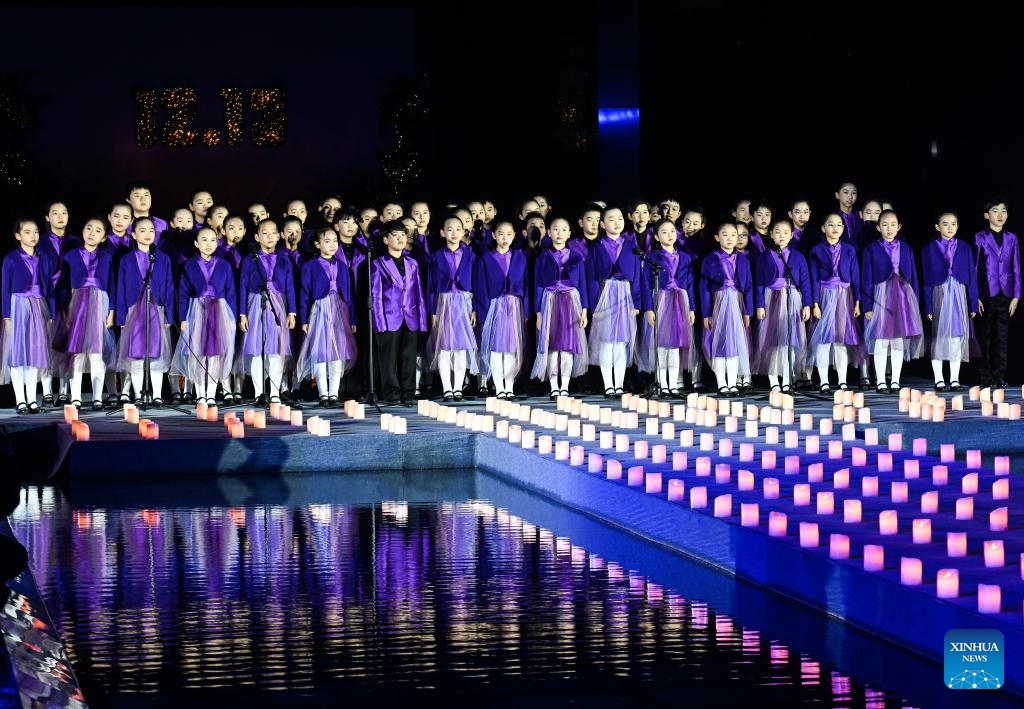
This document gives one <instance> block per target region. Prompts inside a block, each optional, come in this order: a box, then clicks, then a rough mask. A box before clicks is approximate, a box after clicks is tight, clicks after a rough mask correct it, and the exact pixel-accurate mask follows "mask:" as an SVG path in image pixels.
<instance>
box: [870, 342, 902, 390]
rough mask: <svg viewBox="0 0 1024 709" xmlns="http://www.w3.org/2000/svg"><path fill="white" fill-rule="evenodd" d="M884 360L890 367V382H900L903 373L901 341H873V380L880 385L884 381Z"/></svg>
mask: <svg viewBox="0 0 1024 709" xmlns="http://www.w3.org/2000/svg"><path fill="white" fill-rule="evenodd" d="M886 360H888V361H889V364H890V365H891V366H892V382H893V383H894V384H897V383H899V381H900V372H901V371H903V340H902V339H894V340H875V380H876V381H877V382H878V383H879V384H881V383H882V382H884V381H885V363H886Z"/></svg>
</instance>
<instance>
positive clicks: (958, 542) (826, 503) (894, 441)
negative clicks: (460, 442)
mask: <svg viewBox="0 0 1024 709" xmlns="http://www.w3.org/2000/svg"><path fill="white" fill-rule="evenodd" d="M836 394H837V400H838V399H839V397H840V396H842V397H850V394H851V393H850V392H837V393H836ZM909 396H913V391H909V392H908V398H909ZM850 398H851V403H852V402H853V398H852V397H850ZM691 399H692V401H689V400H688V403H690V404H697V405H700V404H703V403H704V402H699V401H698V399H697V398H696V397H694V396H693V395H691ZM708 400H709V401H714V400H713V399H711V398H710V397H709V398H708ZM722 403H723V405H724V404H725V403H728V404H731V405H730V407H729V412H730V414H732V413H736V414H741V413H744V411H743V409H738V408H737V405H739V406H743V404H742V402H722ZM783 403H784V402H783ZM856 403H860V402H856ZM503 404H504V406H503ZM623 404H624V405H625V406H627V407H630V408H635V409H636V410H638V411H639V410H642V409H644V408H647V410H648V412H649V413H650V414H652V418H648V420H647V422H646V428H647V433H648V435H658V434H659V433H661V434H663V435H664V437H665V438H670V439H671V440H673V441H674V440H675V431H674V428H672V424H671V423H669V422H660V421H659V420H658V419H657V418H655V417H656V416H667V415H668V414H669V413H672V414H673V416H674V417H677V418H682V416H684V415H685V409H684V407H682V406H681V405H676V406H675V407H673V410H671V411H666V410H665V407H664V406H663V405H664V404H665V402H647V403H646V406H645V403H644V402H643V400H642V399H640V397H630V396H629V395H625V396H624V397H623ZM712 406H714V404H712ZM843 406H844V407H845V404H843ZM514 407H516V404H515V403H510V402H498V401H497V400H494V401H493V402H491V401H488V403H487V408H488V410H491V411H497V412H498V413H499V415H502V414H504V415H512V416H513V417H514V418H516V419H518V420H523V421H526V420H529V421H530V422H531V423H533V424H535V425H538V424H539V425H541V426H544V427H547V428H554V429H555V430H564V431H565V432H566V434H567V435H569V436H570V437H572V436H579V437H581V438H583V440H584V441H593V440H595V434H596V436H599V437H600V439H601V440H600V443H601V444H603V445H602V447H604V448H612V447H614V448H615V450H616V451H617V452H625V451H628V450H630V447H629V436H628V434H620V433H616V432H614V431H600V432H598V431H596V428H594V429H591V428H588V424H582V423H581V422H579V421H575V420H573V419H571V418H569V417H568V416H562V415H553V414H551V412H546V411H542V412H541V413H540V414H537V413H536V412H537V410H536V409H534V410H530V409H529V407H525V406H522V405H520V406H519V407H518V409H519V410H515V408H514ZM557 407H558V409H559V410H562V411H568V412H569V413H570V414H576V415H583V416H587V417H588V418H589V417H592V416H593V409H595V408H597V409H598V411H600V409H601V408H604V407H594V406H590V407H587V405H586V404H585V403H583V402H580V401H579V400H576V399H573V398H572V397H560V398H559V400H558V402H557ZM585 407H586V408H585ZM430 408H431V407H430V405H429V402H424V405H423V406H421V412H420V413H423V414H427V415H429V414H430V413H431V411H430ZM440 408H444V407H440ZM755 408H756V407H755ZM854 408H856V407H854ZM433 413H434V417H435V418H439V419H442V420H443V419H444V418H446V415H445V414H441V415H438V414H437V411H434V412H433ZM458 413H459V412H456V413H455V417H456V418H457V417H458ZM746 413H747V415H748V416H750V417H751V418H753V417H757V418H760V415H761V414H762V413H763V410H762V412H756V411H747V412H746ZM833 413H834V414H835V413H836V411H835V410H834V411H833ZM681 414H682V416H681ZM846 415H847V414H846V412H845V410H844V412H843V418H845V417H846ZM598 416H600V414H598ZM607 418H609V419H610V416H609V417H607ZM735 418H736V417H734V416H728V417H727V418H726V422H725V423H726V426H727V427H730V426H729V423H730V420H731V419H735ZM837 418H838V417H837ZM801 419H802V420H801V424H802V426H801V427H802V428H804V429H811V428H813V419H812V420H811V421H808V420H806V419H803V417H801ZM684 420H685V419H684ZM824 421H825V420H824V419H823V420H822V422H824ZM463 423H464V422H463ZM619 423H620V425H622V426H623V427H629V428H633V427H636V424H634V423H633V422H632V421H631V420H628V419H627V420H621V419H620V422H619ZM748 423H749V420H748ZM577 426H578V428H577ZM495 428H496V435H497V437H499V438H506V439H508V440H509V442H510V443H519V444H520V445H522V446H523V447H525V448H532V447H533V445H534V443H536V445H537V449H538V453H540V454H542V455H549V454H551V453H554V456H555V459H556V460H567V461H568V462H569V463H570V465H574V466H579V465H583V464H584V461H585V460H586V462H587V464H588V470H589V471H590V472H606V476H607V477H608V478H609V479H613V480H614V479H621V477H622V464H621V462H619V461H617V460H609V461H607V469H605V466H604V461H603V460H602V458H601V454H598V453H590V454H588V453H587V452H586V449H585V448H584V447H583V446H573V445H572V444H571V442H570V441H567V440H559V441H554V440H553V439H552V437H551V436H548V435H545V434H541V435H539V436H536V435H535V434H534V432H533V431H530V430H524V429H523V428H522V427H521V426H519V425H517V424H510V423H509V422H508V421H506V420H498V421H497V423H496V427H495ZM844 429H846V427H844ZM868 431H870V432H871V433H873V434H874V435H873V436H872V435H866V436H865V443H866V444H867V445H878V440H877V430H875V429H868ZM847 432H848V429H847V430H844V434H846V433H847ZM866 433H867V432H866ZM665 434H667V435H665ZM693 435H694V434H693V431H692V430H685V431H682V432H681V434H680V444H681V445H684V446H686V445H689V446H691V447H692V445H693ZM798 435H799V433H798V432H797V431H786V432H785V436H786V439H787V444H789V447H798V438H795V436H798ZM826 435H827V434H826ZM855 435H856V434H855V432H854V434H853V436H849V437H848V436H846V435H844V438H853V437H855ZM700 438H701V447H702V449H707V450H713V440H714V437H713V434H710V433H702V434H700ZM808 438H811V437H808ZM766 442H769V443H778V431H777V429H776V430H774V431H771V430H770V431H766ZM814 443H815V442H812V447H814V445H813V444H814ZM833 444H839V446H838V447H836V446H834V445H833ZM888 444H889V449H890V451H894V450H901V449H902V436H901V435H900V434H892V435H890V437H889V441H888ZM648 446H649V443H648V442H647V441H643V440H640V441H635V442H634V443H633V454H634V457H635V458H637V459H645V458H646V456H647V454H648V452H650V455H651V461H652V463H655V464H658V463H665V462H666V461H667V459H668V450H667V446H664V445H655V446H653V448H651V449H649V448H648ZM829 446H830V449H832V450H834V451H836V452H838V453H839V455H837V456H835V457H838V458H841V457H842V452H841V451H842V441H829ZM740 447H741V451H740V454H741V458H746V459H748V460H752V459H753V451H754V449H753V445H752V444H741V446H740ZM723 448H725V449H726V450H723ZM814 452H817V451H816V450H815V451H814ZM830 452H831V451H830ZM913 452H914V455H915V456H925V455H927V441H926V439H915V440H914V442H913ZM719 453H720V454H725V455H731V453H732V447H731V441H728V440H727V439H723V440H721V441H719ZM774 454H775V452H774V451H762V463H763V464H765V463H767V466H763V467H769V468H770V467H774V464H775V455H774ZM955 455H956V452H955V446H954V445H952V444H943V445H942V446H940V459H941V460H942V461H943V462H947V463H948V462H953V461H954V460H955ZM672 458H673V469H681V468H685V467H686V462H685V461H686V452H685V451H673V455H672ZM851 458H852V462H853V464H854V467H856V466H858V465H859V466H863V465H866V462H867V451H866V450H865V449H863V448H857V447H855V448H853V450H852V451H851ZM966 458H967V460H966V466H967V468H968V469H978V468H980V467H981V451H978V450H969V451H967V456H966ZM876 460H877V463H878V466H879V470H880V471H881V472H891V471H892V469H893V460H892V455H891V453H885V452H882V453H879V454H877V458H876ZM786 462H787V473H797V472H799V470H800V459H799V456H787V457H786ZM903 463H904V474H905V476H906V477H907V478H916V477H919V471H920V461H918V460H910V459H908V460H904V461H903ZM696 472H697V474H698V475H701V474H710V458H708V457H702V458H698V462H697V466H696ZM715 472H716V482H719V483H721V482H728V480H729V466H728V465H725V466H723V465H721V464H719V465H717V466H715ZM1008 473H1009V459H1008V458H1007V457H999V458H997V459H996V474H997V475H1007V474H1008ZM808 475H809V480H810V481H812V482H813V481H815V480H819V481H820V480H821V477H822V466H821V464H820V463H818V464H812V465H810V466H808ZM626 476H627V484H628V485H630V486H633V487H643V488H644V489H645V491H646V492H649V493H655V494H661V492H662V477H661V473H660V472H653V471H652V472H646V473H645V472H644V470H643V467H642V466H632V467H631V468H629V469H628V470H627V472H626ZM753 482H754V478H753V474H752V473H751V472H750V471H739V477H738V487H739V489H741V490H743V489H752V487H753ZM947 482H948V468H947V466H945V465H941V466H939V465H937V466H933V483H934V484H939V485H945V484H946V483H947ZM764 483H765V498H766V499H773V498H774V499H777V498H778V480H777V479H772V478H767V479H765V481H764ZM833 483H834V486H835V487H836V488H837V489H842V488H845V487H848V485H849V470H848V469H844V470H840V471H836V474H834V475H833ZM961 489H962V491H963V492H964V493H965V494H974V493H977V491H978V474H977V473H968V474H967V475H965V476H964V477H963V478H962V479H961ZM890 490H891V496H892V499H893V501H894V502H901V501H902V502H905V501H907V498H908V490H907V483H906V482H903V481H894V483H893V484H892V486H891V488H890ZM690 492H691V499H690V502H691V506H693V507H695V508H701V507H706V506H707V489H706V488H701V487H696V488H693V489H691V491H690ZM810 492H811V490H810V485H809V484H804V483H801V484H798V485H796V486H794V504H795V505H796V506H802V505H809V504H810ZM862 492H863V493H864V495H865V496H866V497H870V496H877V494H878V478H877V477H875V476H865V477H864V478H863V479H862ZM992 493H993V499H1007V498H1008V496H1009V480H1008V479H1003V480H997V481H996V482H995V483H994V485H993V489H992ZM667 497H668V499H669V500H673V501H684V500H685V482H684V481H683V480H680V479H677V478H674V479H671V480H669V481H668V491H667ZM921 506H922V512H923V513H929V512H937V511H938V493H937V492H936V491H929V492H926V493H924V494H923V495H922V498H921ZM731 508H732V498H731V495H730V494H726V495H720V496H718V497H716V498H715V513H716V516H719V517H727V516H731V514H732V509H731ZM817 511H818V513H819V514H832V513H833V512H834V496H833V493H831V492H827V491H822V492H819V493H818V496H817ZM1007 517H1008V508H1005V507H1003V508H998V509H996V510H993V512H992V513H991V514H990V528H991V529H992V530H993V531H1005V529H1006V525H1007V521H1008V520H1007ZM759 518H760V513H759V509H758V504H757V503H744V504H743V505H741V520H740V521H741V524H743V525H744V526H757V525H758V524H759V523H760V521H759ZM957 518H958V519H971V518H973V499H972V498H961V499H959V500H958V501H957ZM785 520H786V516H785V513H783V512H779V511H772V512H771V513H770V515H769V534H773V535H776V536H784V535H785V525H786V521H785ZM860 520H861V501H860V500H853V499H851V500H845V501H844V521H846V522H850V523H853V522H860ZM800 524H801V527H800V529H801V538H800V542H801V545H803V546H808V547H810V546H818V542H817V532H818V526H817V523H815V522H801V523H800ZM879 528H880V532H881V533H882V534H883V535H887V534H896V533H897V531H898V513H897V511H896V510H885V511H883V512H882V513H881V514H880V516H879ZM911 534H912V538H913V542H914V543H915V544H925V543H930V542H931V520H929V519H915V520H914V521H913V523H912V531H911ZM844 538H845V539H846V550H845V553H844V551H843V548H842V547H843V539H844ZM833 540H834V545H833ZM812 542H813V543H812ZM833 546H834V547H835V548H833ZM871 546H872V545H866V547H865V568H867V569H869V570H880V569H881V568H884V562H883V563H882V564H881V565H880V566H879V565H878V561H877V558H876V555H877V551H875V550H873V549H870V548H869V547H871ZM874 546H878V545H874ZM966 549H967V535H966V533H964V532H951V533H949V534H947V550H948V553H949V556H951V557H958V556H966ZM983 551H984V557H985V564H986V567H988V568H997V567H1001V566H1003V565H1004V558H1003V542H1002V540H987V541H986V542H985V543H984V544H983ZM830 555H831V556H833V558H849V538H848V537H846V536H845V535H841V534H840V535H830ZM908 559H909V558H908ZM913 561H917V566H916V568H917V569H918V570H920V561H919V560H909V561H908V562H907V563H906V564H901V581H903V582H904V583H907V584H908V585H910V584H915V583H916V584H920V578H918V579H917V581H916V582H915V579H914V569H915V565H914V563H912V562H913ZM1021 562H1022V575H1024V555H1022V560H1021ZM904 566H905V567H906V571H905V572H904V571H903V567H904ZM918 576H920V572H919V571H918ZM939 579H941V580H942V584H943V588H942V589H941V591H940V594H942V595H941V596H940V597H957V596H958V593H959V592H958V590H957V591H956V592H955V593H952V595H950V590H949V589H950V585H951V584H957V585H958V583H959V574H958V572H957V570H956V569H942V570H940V572H939V573H938V576H937V580H939ZM999 592H1000V590H999V587H998V586H997V585H996V586H986V585H985V584H980V585H979V611H981V612H998V611H999V609H1000V602H999V600H998V598H999ZM993 598H995V599H996V600H995V601H994V602H993Z"/></svg>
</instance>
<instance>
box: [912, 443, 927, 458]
mask: <svg viewBox="0 0 1024 709" xmlns="http://www.w3.org/2000/svg"><path fill="white" fill-rule="evenodd" d="M912 450H913V452H914V455H916V456H917V457H919V458H920V457H921V456H924V455H928V439H927V438H915V439H914V443H913V449H912Z"/></svg>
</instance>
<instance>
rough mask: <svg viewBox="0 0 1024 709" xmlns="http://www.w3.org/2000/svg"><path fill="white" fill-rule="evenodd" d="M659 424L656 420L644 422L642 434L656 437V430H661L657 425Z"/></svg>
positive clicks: (651, 419) (650, 419)
mask: <svg viewBox="0 0 1024 709" xmlns="http://www.w3.org/2000/svg"><path fill="white" fill-rule="evenodd" d="M660 423H661V422H660V421H659V420H658V419H656V418H649V419H647V420H646V421H645V422H644V432H645V433H646V434H647V435H648V436H657V435H658V430H659V429H660V428H661V426H660V425H659V424H660Z"/></svg>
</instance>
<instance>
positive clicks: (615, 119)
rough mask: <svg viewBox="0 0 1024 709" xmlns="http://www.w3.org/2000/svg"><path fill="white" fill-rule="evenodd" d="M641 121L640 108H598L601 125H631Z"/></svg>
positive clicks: (599, 123) (598, 122) (598, 120)
mask: <svg viewBox="0 0 1024 709" xmlns="http://www.w3.org/2000/svg"><path fill="white" fill-rule="evenodd" d="M639 123H640V109H639V108H599V109H597V124H598V125H599V126H603V125H608V124H620V125H630V124H639Z"/></svg>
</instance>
